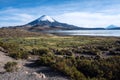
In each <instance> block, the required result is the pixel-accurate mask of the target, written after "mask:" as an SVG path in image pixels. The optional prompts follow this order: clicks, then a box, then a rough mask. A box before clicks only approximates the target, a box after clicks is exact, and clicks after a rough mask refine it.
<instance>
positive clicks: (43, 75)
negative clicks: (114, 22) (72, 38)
mask: <svg viewBox="0 0 120 80" xmlns="http://www.w3.org/2000/svg"><path fill="white" fill-rule="evenodd" d="M32 74H33V75H35V76H36V77H38V78H46V76H45V74H43V73H40V74H39V73H36V72H33V73H32Z"/></svg>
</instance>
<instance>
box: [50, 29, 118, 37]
mask: <svg viewBox="0 0 120 80" xmlns="http://www.w3.org/2000/svg"><path fill="white" fill-rule="evenodd" d="M49 33H53V34H60V35H77V36H79V35H83V36H115V37H120V30H59V31H49Z"/></svg>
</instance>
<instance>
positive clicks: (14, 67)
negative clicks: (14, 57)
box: [4, 62, 17, 72]
mask: <svg viewBox="0 0 120 80" xmlns="http://www.w3.org/2000/svg"><path fill="white" fill-rule="evenodd" d="M4 69H5V70H6V71H7V72H13V71H17V62H7V63H6V64H5V65H4Z"/></svg>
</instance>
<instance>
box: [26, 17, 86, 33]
mask: <svg viewBox="0 0 120 80" xmlns="http://www.w3.org/2000/svg"><path fill="white" fill-rule="evenodd" d="M24 27H26V28H27V29H29V30H30V31H43V30H76V29H84V28H82V27H78V26H74V25H69V24H66V23H61V22H58V21H56V20H55V19H53V18H51V17H50V16H47V15H43V16H41V17H40V18H38V19H36V20H34V21H32V22H30V23H28V24H26V25H24Z"/></svg>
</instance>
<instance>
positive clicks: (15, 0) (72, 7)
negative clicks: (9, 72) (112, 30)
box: [0, 0, 120, 28]
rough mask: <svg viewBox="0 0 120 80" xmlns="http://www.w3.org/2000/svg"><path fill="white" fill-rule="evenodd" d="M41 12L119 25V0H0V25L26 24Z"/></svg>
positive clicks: (77, 21) (61, 19)
mask: <svg viewBox="0 0 120 80" xmlns="http://www.w3.org/2000/svg"><path fill="white" fill-rule="evenodd" d="M42 15H48V16H51V17H52V18H54V19H55V20H57V21H59V22H63V23H68V24H72V25H76V26H79V27H90V28H92V27H107V26H109V25H116V26H120V0H0V26H1V27H4V26H13V25H23V24H27V23H29V22H31V21H33V20H35V19H37V18H39V17H40V16H42Z"/></svg>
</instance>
